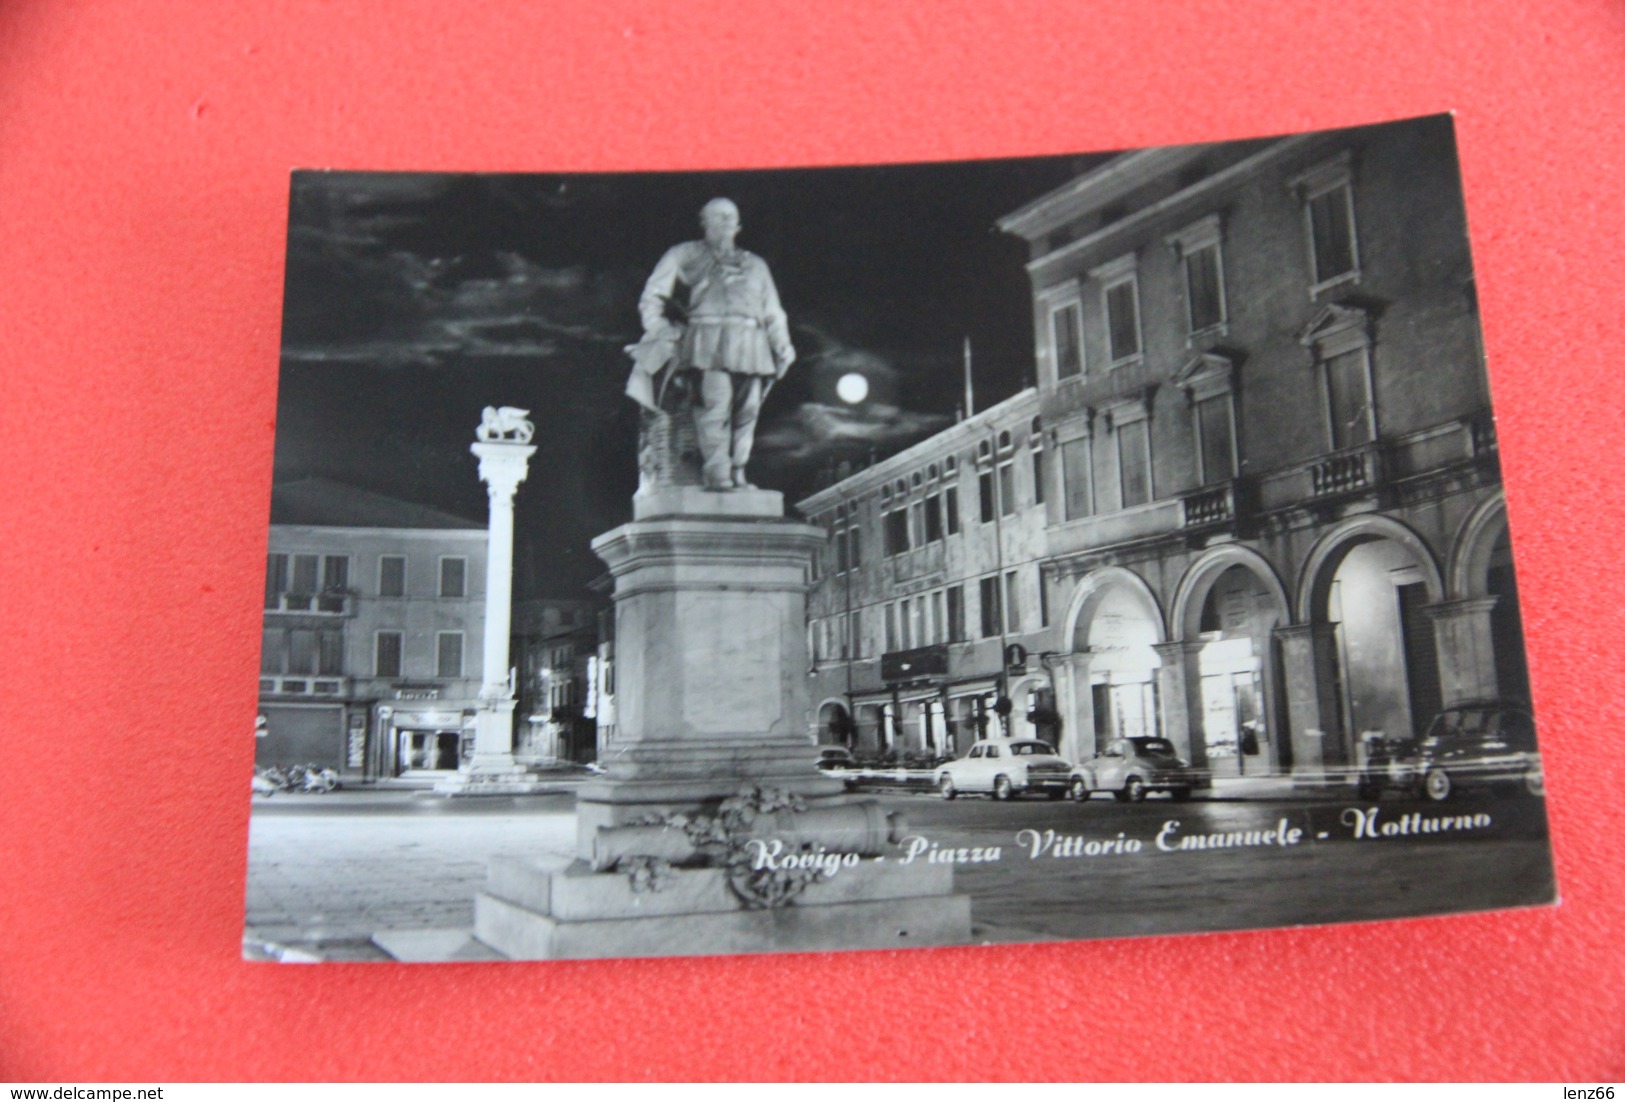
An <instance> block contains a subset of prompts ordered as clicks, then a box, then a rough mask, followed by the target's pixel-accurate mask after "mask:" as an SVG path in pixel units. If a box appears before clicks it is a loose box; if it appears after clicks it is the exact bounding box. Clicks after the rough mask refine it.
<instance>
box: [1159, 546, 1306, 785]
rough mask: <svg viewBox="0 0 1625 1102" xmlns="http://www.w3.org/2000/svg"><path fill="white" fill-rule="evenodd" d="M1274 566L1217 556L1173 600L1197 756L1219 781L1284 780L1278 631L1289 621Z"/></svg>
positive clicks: (1193, 569) (1287, 750) (1247, 557)
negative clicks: (1275, 776)
mask: <svg viewBox="0 0 1625 1102" xmlns="http://www.w3.org/2000/svg"><path fill="white" fill-rule="evenodd" d="M1290 614H1291V613H1290V607H1289V605H1288V601H1287V596H1286V589H1285V587H1284V586H1282V584H1281V581H1280V578H1279V577H1277V576H1276V573H1275V570H1274V568H1273V567H1272V566H1270V564H1269V562H1268V561H1267V560H1266V559H1264V557H1263V556H1261V555H1259V554H1258V553H1257V552H1255V551H1252V550H1250V549H1248V548H1245V547H1239V546H1233V545H1232V546H1226V547H1220V548H1215V549H1213V550H1211V551H1209V552H1207V553H1206V554H1204V555H1203V556H1202V557H1201V558H1199V559H1197V560H1196V562H1194V563H1192V564H1191V566H1190V569H1188V570H1187V571H1186V572H1185V576H1184V578H1182V579H1181V580H1180V584H1179V589H1178V591H1177V592H1176V594H1175V598H1174V607H1173V626H1174V631H1175V632H1176V638H1177V639H1178V640H1179V641H1180V642H1181V643H1182V644H1183V645H1182V646H1180V647H1177V648H1173V650H1174V653H1175V654H1177V656H1178V658H1179V660H1180V662H1181V663H1182V669H1181V671H1180V673H1181V676H1180V678H1179V682H1180V684H1181V686H1182V687H1183V688H1184V696H1185V699H1184V701H1183V702H1182V703H1183V704H1184V706H1185V715H1184V716H1183V717H1182V718H1184V720H1185V722H1186V723H1187V724H1188V729H1189V730H1188V738H1189V743H1190V748H1191V752H1192V756H1193V757H1195V758H1197V759H1198V760H1205V761H1206V763H1207V765H1208V766H1209V767H1210V768H1211V769H1212V770H1213V772H1214V775H1215V776H1220V777H1225V776H1247V775H1258V774H1270V773H1276V772H1280V771H1282V770H1284V769H1286V768H1288V767H1290V766H1291V764H1292V760H1293V758H1292V746H1291V741H1290V739H1289V738H1287V737H1286V732H1287V723H1286V708H1285V705H1284V702H1283V700H1282V692H1281V690H1282V683H1281V677H1280V673H1279V670H1280V662H1279V658H1278V650H1277V642H1276V638H1275V630H1276V628H1278V627H1280V626H1282V625H1284V624H1285V623H1286V622H1287V620H1288V618H1289V616H1290Z"/></svg>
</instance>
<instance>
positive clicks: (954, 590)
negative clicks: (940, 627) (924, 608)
mask: <svg viewBox="0 0 1625 1102" xmlns="http://www.w3.org/2000/svg"><path fill="white" fill-rule="evenodd" d="M964 641H965V587H964V586H958V585H951V586H949V587H948V642H950V643H963V642H964Z"/></svg>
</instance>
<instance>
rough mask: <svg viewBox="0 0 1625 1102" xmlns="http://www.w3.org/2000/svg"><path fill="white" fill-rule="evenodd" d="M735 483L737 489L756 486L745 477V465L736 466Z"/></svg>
mask: <svg viewBox="0 0 1625 1102" xmlns="http://www.w3.org/2000/svg"><path fill="white" fill-rule="evenodd" d="M733 485H734V489H736V490H754V489H756V486H755V485H754V484H753V483H752V482H751V481H750V480H749V479H747V478H746V477H745V468H744V467H735V468H734V471H733Z"/></svg>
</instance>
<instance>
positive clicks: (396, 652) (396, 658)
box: [372, 631, 404, 677]
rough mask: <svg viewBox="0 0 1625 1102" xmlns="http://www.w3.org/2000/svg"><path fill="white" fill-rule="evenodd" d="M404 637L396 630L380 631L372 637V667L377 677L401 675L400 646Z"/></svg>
mask: <svg viewBox="0 0 1625 1102" xmlns="http://www.w3.org/2000/svg"><path fill="white" fill-rule="evenodd" d="M403 642H404V639H403V637H402V635H401V633H400V632H398V631H380V632H379V633H378V634H377V635H376V636H374V639H373V659H372V669H373V673H374V675H376V676H378V677H399V676H401V646H402V643H403Z"/></svg>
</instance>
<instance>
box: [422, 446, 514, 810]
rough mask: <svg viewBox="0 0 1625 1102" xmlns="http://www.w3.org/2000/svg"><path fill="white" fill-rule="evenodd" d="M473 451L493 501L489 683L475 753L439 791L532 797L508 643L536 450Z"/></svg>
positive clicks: (485, 650)
mask: <svg viewBox="0 0 1625 1102" xmlns="http://www.w3.org/2000/svg"><path fill="white" fill-rule="evenodd" d="M483 435H484V433H483V432H482V436H483ZM525 438H526V439H529V437H528V435H526V437H525ZM469 451H471V452H473V453H474V455H475V456H477V457H478V458H479V461H480V481H481V482H484V483H485V490H486V495H487V496H488V497H489V499H490V519H489V521H488V522H487V529H486V552H485V640H484V645H483V646H482V648H481V651H480V661H481V666H480V676H481V677H482V678H483V681H484V683H483V685H482V687H481V689H480V698H479V704H478V706H477V709H476V711H475V713H474V753H473V754H472V756H470V758H469V760H467V761H465V762H463V763H462V766H461V767H460V768H459V769H458V771H457V775H456V776H454V777H448V778H447V779H446V780H444V781H441V782H440V783H439V784H437V785H435V791H436V792H440V793H442V794H445V795H462V794H467V793H470V792H479V793H482V794H495V793H499V792H500V793H518V792H528V791H531V790H532V789H533V788H534V786H535V783H536V779H535V778H534V777H533V776H532V775H531V774H530V773H529V771H528V770H526V769H525V767H524V766H522V765H520V764H519V763H518V762H516V761H515V760H514V757H513V710H514V693H513V686H512V685H511V684H509V681H508V638H509V635H510V634H511V631H512V623H513V497H514V493H515V491H517V490H518V489H519V484H520V483H521V482H523V481H524V480H525V475H526V474H527V473H528V471H529V463H530V457H531V456H532V455H535V454H536V449H535V448H534V447H533V446H531V445H528V444H522V443H510V442H507V441H502V440H482V441H481V442H480V443H477V444H471V445H469Z"/></svg>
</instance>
